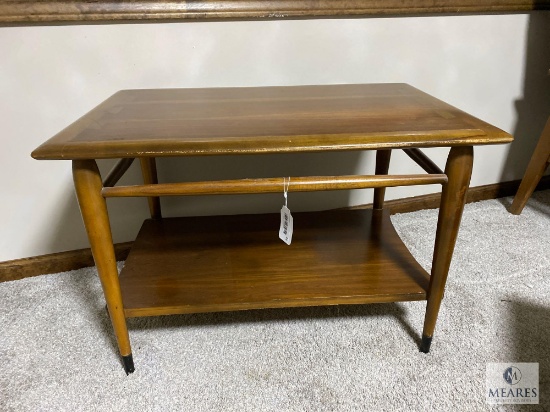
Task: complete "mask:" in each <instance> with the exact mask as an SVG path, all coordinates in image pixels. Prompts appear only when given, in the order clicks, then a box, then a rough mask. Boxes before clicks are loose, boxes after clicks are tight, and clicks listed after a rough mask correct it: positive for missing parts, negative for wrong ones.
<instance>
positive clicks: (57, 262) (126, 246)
mask: <svg viewBox="0 0 550 412" xmlns="http://www.w3.org/2000/svg"><path fill="white" fill-rule="evenodd" d="M520 182H521V181H520V180H514V181H511V182H502V183H495V184H491V185H485V186H477V187H471V188H470V189H469V190H468V194H467V197H466V202H467V203H472V202H479V201H481V200H489V199H497V198H499V197H505V196H513V195H515V193H516V191H517V190H518V187H519V184H520ZM546 189H550V176H544V177H543V178H542V179H541V181H540V182H539V185H538V186H537V190H546ZM440 198H441V194H439V193H434V194H429V195H422V196H414V197H408V198H405V199H396V200H389V201H387V202H385V205H384V207H386V208H388V209H389V210H390V213H392V214H395V213H407V212H415V211H418V210H423V209H436V208H438V207H439V200H440ZM368 208H372V205H361V206H354V207H352V208H350V209H368ZM132 243H133V242H126V243H117V244H116V245H115V254H116V258H117V260H125V259H126V257H127V256H128V252H129V251H130V248H131V247H132ZM93 265H94V260H93V257H92V253H91V251H90V249H79V250H71V251H68V252H60V253H52V254H49V255H42V256H35V257H30V258H25V259H17V260H9V261H6V262H0V282H6V281H10V280H18V279H23V278H27V277H32V276H38V275H45V274H50V273H58V272H66V271H68V270H75V269H80V268H84V267H88V266H93Z"/></svg>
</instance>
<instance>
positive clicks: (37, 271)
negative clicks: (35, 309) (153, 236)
mask: <svg viewBox="0 0 550 412" xmlns="http://www.w3.org/2000/svg"><path fill="white" fill-rule="evenodd" d="M132 244H133V242H126V243H117V244H115V255H116V259H117V261H119V260H125V259H126V257H127V256H128V252H130V248H131V247H132ZM89 266H94V258H93V257H92V251H91V250H90V249H89V248H87V249H78V250H69V251H67V252H59V253H52V254H49V255H42V256H34V257H30V258H24V259H17V260H8V261H6V262H0V282H6V281H9V280H18V279H23V278H28V277H32V276H38V275H47V274H50V273H58V272H66V271H68V270H75V269H81V268H85V267H89Z"/></svg>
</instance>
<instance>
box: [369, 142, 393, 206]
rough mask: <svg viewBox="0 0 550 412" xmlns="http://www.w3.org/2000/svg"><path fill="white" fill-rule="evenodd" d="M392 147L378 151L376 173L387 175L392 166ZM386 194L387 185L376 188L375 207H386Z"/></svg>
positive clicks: (373, 204) (373, 203) (373, 202)
mask: <svg viewBox="0 0 550 412" xmlns="http://www.w3.org/2000/svg"><path fill="white" fill-rule="evenodd" d="M390 158H391V149H389V150H377V151H376V168H375V172H374V173H375V174H377V175H387V174H388V170H389V168H390ZM385 194H386V188H385V187H377V188H376V189H374V198H373V201H372V208H373V209H382V208H383V207H384V196H385Z"/></svg>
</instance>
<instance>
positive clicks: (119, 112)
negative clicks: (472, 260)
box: [32, 84, 513, 159]
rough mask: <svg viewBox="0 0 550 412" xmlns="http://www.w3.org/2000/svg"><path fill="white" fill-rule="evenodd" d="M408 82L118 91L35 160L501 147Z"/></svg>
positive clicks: (500, 137) (499, 134)
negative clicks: (468, 146) (463, 146)
mask: <svg viewBox="0 0 550 412" xmlns="http://www.w3.org/2000/svg"><path fill="white" fill-rule="evenodd" d="M512 139H513V138H512V136H511V135H510V134H508V133H506V132H504V131H502V130H500V129H498V128H496V127H494V126H491V125H490V124H488V123H486V122H484V121H482V120H479V119H477V118H475V117H473V116H470V115H469V114H467V113H465V112H463V111H461V110H458V109H457V108H455V107H453V106H450V105H448V104H446V103H444V102H442V101H441V100H438V99H436V98H434V97H432V96H430V95H428V94H426V93H424V92H422V91H420V90H418V89H416V88H414V87H412V86H409V85H407V84H356V85H327V86H285V87H243V88H206V89H157V90H122V91H119V92H118V93H115V94H114V95H113V96H111V97H110V98H108V99H107V100H106V101H104V102H103V103H101V104H100V105H99V106H97V107H96V108H95V109H93V110H91V111H90V112H89V113H87V114H86V115H84V116H83V117H81V118H80V119H78V120H77V121H75V122H74V123H73V124H71V125H70V126H68V127H67V128H66V129H64V130H63V131H61V132H60V133H58V134H57V135H55V136H54V137H52V138H51V139H50V140H48V141H46V142H45V143H44V144H42V145H41V146H40V147H38V148H37V149H36V150H35V151H34V152H33V153H32V156H33V157H34V158H36V159H100V158H124V157H147V156H154V157H159V156H195V155H218V154H220V155H222V154H259V153H295V152H320V151H337V150H370V149H379V148H407V147H437V146H460V145H481V144H496V143H508V142H511V141H512Z"/></svg>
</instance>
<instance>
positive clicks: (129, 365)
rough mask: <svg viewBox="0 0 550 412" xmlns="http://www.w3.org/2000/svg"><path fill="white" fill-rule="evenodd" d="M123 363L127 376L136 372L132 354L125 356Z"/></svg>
mask: <svg viewBox="0 0 550 412" xmlns="http://www.w3.org/2000/svg"><path fill="white" fill-rule="evenodd" d="M122 362H123V363H124V371H125V372H126V375H129V374H130V373H132V372H134V359H133V358H132V354H129V355H128V356H123V357H122Z"/></svg>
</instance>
